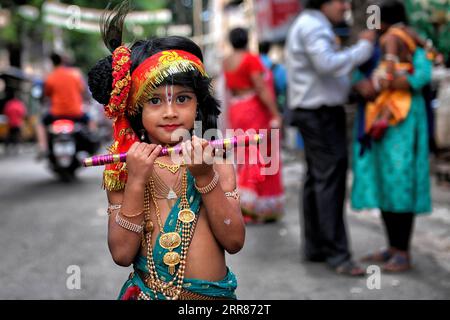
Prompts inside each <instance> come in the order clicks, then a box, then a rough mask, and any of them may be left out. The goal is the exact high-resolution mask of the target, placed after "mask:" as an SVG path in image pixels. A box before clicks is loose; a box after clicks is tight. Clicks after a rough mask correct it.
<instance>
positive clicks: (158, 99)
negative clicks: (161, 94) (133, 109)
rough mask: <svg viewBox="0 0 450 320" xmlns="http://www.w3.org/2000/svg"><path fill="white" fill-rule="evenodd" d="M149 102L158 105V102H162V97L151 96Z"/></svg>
mask: <svg viewBox="0 0 450 320" xmlns="http://www.w3.org/2000/svg"><path fill="white" fill-rule="evenodd" d="M148 102H149V103H150V104H154V105H156V104H161V99H160V98H150V99H149V100H148Z"/></svg>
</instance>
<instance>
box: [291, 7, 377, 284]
mask: <svg viewBox="0 0 450 320" xmlns="http://www.w3.org/2000/svg"><path fill="white" fill-rule="evenodd" d="M349 9H350V6H349V2H348V1H345V0H310V1H309V2H308V4H307V6H306V9H305V10H304V11H303V12H302V13H301V14H300V15H299V17H298V18H297V19H296V21H295V22H294V23H293V25H292V27H291V29H290V31H289V35H288V38H287V46H286V64H287V71H288V84H289V86H288V105H289V108H290V109H291V111H292V112H291V114H292V123H293V124H294V125H295V126H297V127H298V128H299V129H300V132H301V134H302V137H303V140H304V145H305V157H306V162H307V166H308V170H307V174H306V180H305V185H304V190H303V235H304V252H303V253H304V256H305V258H306V260H309V261H325V262H327V263H328V265H330V266H331V267H332V268H334V269H335V270H336V271H337V272H338V273H341V274H346V275H350V276H361V275H363V274H364V270H363V269H361V268H360V267H359V266H357V265H356V264H355V263H354V262H353V260H352V258H351V253H350V249H349V245H348V240H347V233H346V229H345V223H344V212H343V208H344V200H345V189H346V188H345V185H346V172H347V162H348V161H347V143H346V118H345V111H344V109H343V104H344V103H345V102H346V101H347V98H348V94H349V92H350V88H351V83H350V73H351V71H352V70H353V69H354V68H355V67H357V66H359V65H361V64H362V63H364V62H365V61H367V60H368V59H369V58H370V56H371V54H372V51H373V43H374V41H375V32H373V31H368V30H366V31H363V32H362V33H361V34H360V35H359V41H358V42H357V43H356V44H355V45H353V46H351V47H349V48H346V49H343V50H341V49H340V48H339V44H338V41H337V38H336V35H335V33H334V31H333V25H338V24H339V23H341V22H343V21H344V14H345V12H346V11H347V10H349Z"/></svg>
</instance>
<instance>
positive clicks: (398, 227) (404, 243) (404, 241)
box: [381, 211, 414, 251]
mask: <svg viewBox="0 0 450 320" xmlns="http://www.w3.org/2000/svg"><path fill="white" fill-rule="evenodd" d="M381 214H382V217H383V221H384V227H385V229H386V233H387V236H388V240H389V246H390V247H393V248H395V249H398V250H401V251H408V250H409V243H410V240H411V234H412V231H413V225H414V214H413V213H393V212H385V211H382V212H381Z"/></svg>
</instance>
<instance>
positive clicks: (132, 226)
mask: <svg viewBox="0 0 450 320" xmlns="http://www.w3.org/2000/svg"><path fill="white" fill-rule="evenodd" d="M116 223H117V224H118V225H119V226H121V227H122V228H124V229H126V230H129V231H132V232H135V233H142V230H143V229H144V228H143V226H142V225H139V224H136V223H132V222H130V221H128V220H125V219H124V218H122V217H121V216H120V215H119V212H117V213H116Z"/></svg>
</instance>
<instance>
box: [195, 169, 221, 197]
mask: <svg viewBox="0 0 450 320" xmlns="http://www.w3.org/2000/svg"><path fill="white" fill-rule="evenodd" d="M218 183H219V174H218V173H217V171H216V170H214V177H213V178H212V180H211V182H210V183H209V184H208V185H206V186H204V187H201V188H200V187H199V186H197V183H195V189H197V191H198V192H200V193H201V194H206V193H209V192H211V191H213V190H214V188H215V187H217V184H218Z"/></svg>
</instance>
